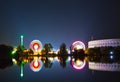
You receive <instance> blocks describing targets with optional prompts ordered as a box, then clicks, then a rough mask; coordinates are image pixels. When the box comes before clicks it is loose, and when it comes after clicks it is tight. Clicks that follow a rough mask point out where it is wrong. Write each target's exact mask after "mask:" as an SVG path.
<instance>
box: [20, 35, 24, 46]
mask: <svg viewBox="0 0 120 82" xmlns="http://www.w3.org/2000/svg"><path fill="white" fill-rule="evenodd" d="M23 38H24V36H23V35H21V36H20V40H21V46H23V45H24V43H23Z"/></svg>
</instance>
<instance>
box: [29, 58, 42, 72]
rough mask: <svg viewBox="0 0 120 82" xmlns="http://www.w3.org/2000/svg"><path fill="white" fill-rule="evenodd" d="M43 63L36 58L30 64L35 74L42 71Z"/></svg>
mask: <svg viewBox="0 0 120 82" xmlns="http://www.w3.org/2000/svg"><path fill="white" fill-rule="evenodd" d="M42 66H43V63H42V61H41V60H40V59H38V58H36V59H34V60H33V61H32V62H31V63H30V68H31V69H32V70H33V71H34V72H38V71H40V70H41V69H42Z"/></svg>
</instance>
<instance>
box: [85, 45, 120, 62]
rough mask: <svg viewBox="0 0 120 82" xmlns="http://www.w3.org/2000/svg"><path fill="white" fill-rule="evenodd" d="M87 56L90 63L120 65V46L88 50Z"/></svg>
mask: <svg viewBox="0 0 120 82" xmlns="http://www.w3.org/2000/svg"><path fill="white" fill-rule="evenodd" d="M86 54H87V58H88V60H89V61H95V62H106V63H110V62H111V63H113V62H117V63H120V46H117V47H112V46H110V47H95V48H88V49H87V50H86Z"/></svg>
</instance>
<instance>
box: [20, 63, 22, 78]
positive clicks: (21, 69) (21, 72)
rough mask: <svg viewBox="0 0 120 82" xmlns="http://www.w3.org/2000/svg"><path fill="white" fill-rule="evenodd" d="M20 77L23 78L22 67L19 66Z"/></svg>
mask: <svg viewBox="0 0 120 82" xmlns="http://www.w3.org/2000/svg"><path fill="white" fill-rule="evenodd" d="M20 68H21V69H20V76H21V77H23V65H22V64H21V67H20Z"/></svg>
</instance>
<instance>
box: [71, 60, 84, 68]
mask: <svg viewBox="0 0 120 82" xmlns="http://www.w3.org/2000/svg"><path fill="white" fill-rule="evenodd" d="M85 65H86V60H85V59H84V61H81V60H79V59H78V60H76V62H75V59H72V67H73V68H75V69H76V70H81V69H83V68H84V67H85Z"/></svg>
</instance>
